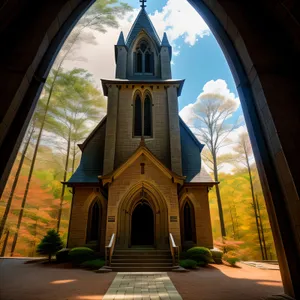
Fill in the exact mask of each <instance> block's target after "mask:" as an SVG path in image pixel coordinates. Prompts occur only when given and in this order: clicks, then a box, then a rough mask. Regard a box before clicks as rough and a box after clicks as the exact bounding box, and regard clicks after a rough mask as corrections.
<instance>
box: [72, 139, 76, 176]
mask: <svg viewBox="0 0 300 300" xmlns="http://www.w3.org/2000/svg"><path fill="white" fill-rule="evenodd" d="M75 146H76V145H75V143H74V145H73V157H72V174H74V170H75V157H76V150H75Z"/></svg>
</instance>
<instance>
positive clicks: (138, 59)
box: [134, 40, 154, 74]
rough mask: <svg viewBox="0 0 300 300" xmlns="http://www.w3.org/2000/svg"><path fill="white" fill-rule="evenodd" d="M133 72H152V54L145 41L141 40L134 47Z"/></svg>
mask: <svg viewBox="0 0 300 300" xmlns="http://www.w3.org/2000/svg"><path fill="white" fill-rule="evenodd" d="M134 59H135V62H134V66H135V70H134V71H135V73H138V74H153V73H154V55H153V52H152V51H151V48H150V46H149V44H148V42H147V41H145V40H141V41H140V42H139V43H138V45H137V47H136V49H135V56H134Z"/></svg>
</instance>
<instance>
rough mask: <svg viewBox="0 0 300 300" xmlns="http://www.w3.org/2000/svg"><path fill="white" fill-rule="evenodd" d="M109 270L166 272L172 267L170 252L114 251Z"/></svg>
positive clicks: (135, 249)
mask: <svg viewBox="0 0 300 300" xmlns="http://www.w3.org/2000/svg"><path fill="white" fill-rule="evenodd" d="M110 268H111V269H112V271H116V272H156V271H160V272H168V271H172V270H173V268H174V267H173V262H172V256H171V251H170V250H157V249H154V248H133V249H126V250H122V249H115V250H114V253H113V255H112V258H111V265H110Z"/></svg>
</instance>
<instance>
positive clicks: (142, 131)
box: [133, 94, 152, 137]
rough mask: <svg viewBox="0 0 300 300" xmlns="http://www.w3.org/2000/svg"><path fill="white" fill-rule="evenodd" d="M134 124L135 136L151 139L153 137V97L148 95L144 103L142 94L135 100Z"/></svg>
mask: <svg viewBox="0 0 300 300" xmlns="http://www.w3.org/2000/svg"><path fill="white" fill-rule="evenodd" d="M133 109H134V111H133V112H134V119H133V120H134V122H133V136H135V137H141V136H144V137H151V136H152V101H151V96H150V95H149V94H146V96H145V97H144V98H143V101H142V99H141V97H140V94H137V95H136V97H135V100H134V105H133Z"/></svg>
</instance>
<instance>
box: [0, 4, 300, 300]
mask: <svg viewBox="0 0 300 300" xmlns="http://www.w3.org/2000/svg"><path fill="white" fill-rule="evenodd" d="M25 2H26V1H25V0H24V1H22V6H21V8H23V7H24V6H26V4H24V3H25ZM189 2H191V3H192V4H194V6H195V7H196V8H197V9H199V10H201V11H202V12H203V13H204V17H205V16H206V21H207V22H208V23H209V24H210V25H212V26H214V25H215V26H216V28H218V30H219V35H223V38H224V35H226V37H225V38H224V39H220V37H219V39H218V40H219V42H220V44H221V46H222V49H223V51H224V53H225V55H226V52H231V53H230V55H229V54H228V53H227V59H228V61H229V64H230V60H231V59H233V60H234V61H235V63H236V67H237V69H238V68H239V67H240V68H241V69H242V72H241V73H240V74H238V75H237V74H234V76H235V79H236V80H237V81H240V82H241V83H240V82H238V90H239V93H240V97H241V100H242V101H244V100H243V98H249V99H248V100H249V101H248V105H250V106H251V101H252V100H255V99H257V100H261V99H263V98H264V97H263V94H264V92H263V91H262V92H260V91H261V90H262V87H261V83H260V80H259V79H258V80H256V79H255V78H262V79H264V82H263V83H262V86H263V88H266V90H268V91H270V90H274V93H276V92H277V90H279V92H280V89H278V86H279V84H276V82H277V83H280V75H281V74H280V72H282V70H284V66H283V64H282V65H280V63H282V61H283V60H280V59H281V57H279V61H280V62H279V63H278V64H279V68H277V72H278V73H279V78H273V77H272V78H271V84H270V83H268V82H267V80H265V79H266V76H265V74H263V70H260V72H257V73H256V70H255V68H254V69H251V70H250V75H249V76H250V77H252V79H247V78H246V80H245V81H242V80H239V76H240V75H241V74H242V73H243V72H244V74H245V75H246V73H245V67H243V66H242V64H241V61H240V59H239V58H238V57H236V58H235V57H234V56H232V55H238V56H239V55H241V53H240V54H237V51H236V50H237V49H238V48H239V50H241V51H242V52H243V51H244V50H245V49H246V52H247V47H245V45H244V49H243V45H235V46H234V45H233V42H232V41H231V40H230V38H229V37H228V32H229V31H230V30H231V31H235V33H236V34H239V33H238V31H237V29H236V28H235V26H234V25H233V26H232V24H233V22H232V21H231V20H229V19H227V16H226V15H224V14H222V9H223V7H226V11H227V12H228V13H231V15H234V13H235V11H234V9H235V8H236V12H237V14H238V16H239V18H238V19H239V20H238V21H240V20H241V18H240V15H241V11H240V10H239V7H242V8H243V6H245V7H246V6H247V5H248V9H249V11H250V12H251V11H252V13H253V17H254V16H255V23H256V24H259V21H260V22H262V20H263V24H264V25H265V26H266V27H267V26H269V27H270V26H271V25H273V24H272V21H275V22H276V21H278V20H279V21H281V22H282V23H283V26H282V30H281V33H282V32H283V33H284V32H285V31H284V30H285V29H286V28H287V29H286V30H287V32H288V34H286V35H284V34H283V35H281V44H286V45H288V43H284V42H282V39H284V40H288V38H290V37H295V38H296V37H297V36H299V30H297V28H296V27H293V24H295V23H293V22H292V20H291V19H292V18H294V19H293V20H294V21H295V22H297V10H296V11H295V12H293V11H289V7H287V6H283V7H282V8H283V9H280V4H281V3H280V2H281V1H278V3H277V2H276V5H275V4H272V3H274V2H272V1H260V2H257V3H256V2H255V3H253V4H252V3H246V2H244V1H243V2H239V3H237V2H236V3H231V2H227V3H226V1H222V0H219V1H208V0H202V1H201V0H194V1H193V0H189ZM219 2H221V3H222V5H223V7H221V5H220V4H219ZM10 3H11V2H9V4H10ZM57 3H58V4H57ZM57 3H55V5H56V6H57V5H61V10H59V9H57V11H55V9H56V6H55V5H54V3H53V2H52V1H48V2H47V1H43V2H41V1H35V2H34V3H33V4H32V5H33V6H36V7H37V6H39V5H43V6H45V7H46V6H47V5H48V6H49V8H50V7H51V9H49V10H48V11H47V13H48V14H49V15H51V16H52V15H53V16H54V17H55V18H56V17H57V16H58V18H59V19H61V20H62V22H59V27H58V29H57V32H59V33H57V34H56V36H58V35H61V36H65V35H66V33H67V32H68V30H69V29H70V28H71V27H72V26H73V25H74V22H75V21H74V20H75V19H76V18H78V15H80V14H82V13H83V12H84V11H85V9H86V8H87V7H88V6H89V5H90V4H92V3H93V1H89V0H86V1H80V0H72V1H68V2H67V1H64V0H61V1H59V2H57ZM205 3H206V4H205ZM64 4H65V5H64ZM272 5H273V6H274V7H272ZM208 6H210V8H208ZM256 6H258V7H256ZM53 7H54V8H53ZM69 7H71V8H69ZM34 8H35V7H34ZM266 8H270V9H268V10H267V12H268V14H267V13H266ZM259 9H261V11H260V14H257V12H258V11H259ZM264 9H265V10H264ZM69 10H71V13H69ZM3 11H4V12H5V7H4V9H2V12H3ZM72 11H73V12H74V11H77V15H76V13H75V14H73V13H72ZM31 12H34V13H36V12H37V10H36V9H35V10H32V11H31ZM18 13H19V12H18ZM270 14H273V15H271V16H270ZM16 15H18V14H16ZM247 16H248V15H247ZM26 18H27V19H28V20H29V19H30V20H32V22H33V21H36V20H35V16H33V17H32V18H30V17H28V16H26ZM26 18H25V20H26ZM268 18H269V19H268ZM242 19H244V18H242ZM224 20H225V21H224ZM221 21H222V22H223V24H224V22H227V26H228V28H227V29H226V30H227V33H226V30H225V29H224V28H223V27H222V25H221ZM298 21H299V20H298ZM36 22H37V23H38V22H39V23H41V19H37V21H36ZM68 22H69V25H68ZM246 22H247V21H245V23H246ZM70 23H71V25H70ZM213 23H214V24H213ZM240 23H241V22H240ZM4 24H5V22H4ZM61 24H63V26H64V28H63V27H62V25H61ZM66 24H67V25H66ZM65 25H66V26H65ZM241 25H242V26H240V27H241V29H245V26H244V28H243V24H241ZM244 25H245V24H244ZM259 25H261V23H260V24H259ZM16 26H18V24H17V25H16ZM247 26H249V27H251V22H249V23H247ZM284 26H285V27H284ZM277 27H278V26H277ZM283 27H284V29H283ZM4 28H5V25H4ZM16 28H17V27H16ZM49 28H50V27H49ZM211 28H213V27H211ZM298 28H299V27H298ZM1 29H2V27H1ZM54 31H55V30H54ZM216 31H217V30H216V29H215V33H216ZM273 31H276V30H275V29H274V28H273ZM220 32H221V33H220ZM244 32H245V30H244ZM277 32H278V31H277ZM52 33H53V28H52ZM257 33H258V35H257V37H260V35H261V33H260V32H259V31H257ZM246 34H247V33H246ZM8 35H9V34H8ZM261 36H262V35H261ZM4 38H5V36H4ZM247 38H248V36H247ZM226 39H227V42H229V44H228V43H227V44H226V41H225V40H226ZM62 40H63V39H61V38H58V39H56V41H55V40H54V39H52V41H51V42H50V46H49V45H48V44H47V41H46V42H44V40H41V43H40V45H41V47H40V48H42V49H45V48H46V49H47V48H48V49H50V48H51V47H52V50H54V52H53V51H52V52H51V51H47V53H46V55H44V52H43V51H42V53H41V54H40V56H41V57H42V60H44V62H45V63H40V66H39V67H41V66H42V65H43V64H44V65H46V67H49V66H50V65H51V62H50V61H49V60H48V61H47V58H48V59H49V58H50V60H51V59H53V57H54V55H55V51H56V49H58V48H59V47H60V43H61V41H62ZM224 43H225V44H226V45H225V46H224ZM240 44H241V43H240ZM228 45H231V46H232V47H233V51H229V50H228V51H227V48H226V47H227V46H228ZM278 46H280V45H278ZM290 46H291V47H290V49H291V50H293V51H294V53H295V51H297V50H298V51H299V43H298V44H297V42H296V39H295V41H294V43H293V44H291V45H290ZM260 48H261V50H260V51H262V50H263V49H267V50H265V51H269V49H268V47H260ZM39 50H40V49H39ZM30 51H31V52H30V53H29V52H28V53H29V54H27V55H30V54H31V53H33V54H34V55H35V54H36V53H37V52H34V51H35V49H33V50H32V49H31V50H30ZM271 51H272V50H271ZM244 52H245V51H244ZM270 53H272V52H270ZM4 54H6V53H4ZM290 56H291V57H292V55H290ZM3 57H4V59H5V55H4V56H3ZM286 57H287V56H286ZM291 59H292V58H290V60H291ZM236 60H237V61H236ZM37 64H38V63H37ZM298 65H299V63H298ZM275 66H277V65H276V64H274V67H275ZM292 66H297V60H295V61H294V62H293V64H292ZM231 67H232V65H231ZM286 68H288V64H287V66H286ZM296 69H297V68H296ZM298 69H299V68H298ZM24 70H25V71H24ZM252 70H253V71H252ZM44 71H45V69H42V72H37V71H36V70H35V69H33V70H29V69H28V71H27V67H26V68H24V69H22V70H20V71H19V73H20V74H21V73H22V72H23V73H22V74H25V73H26V72H27V73H26V75H25V76H24V80H23V81H22V82H21V81H20V91H18V101H19V102H20V103H21V105H20V106H19V107H18V109H17V113H16V115H14V117H13V122H12V123H7V124H6V123H5V124H4V125H3V126H2V128H1V132H2V129H3V128H4V127H5V126H6V127H7V128H9V129H8V130H7V131H6V130H4V135H3V136H4V139H3V143H2V145H1V154H2V160H1V163H0V170H1V173H2V177H1V186H0V192H1V193H2V191H3V188H4V185H5V182H6V179H7V177H8V174H9V171H10V168H11V166H12V163H13V161H14V158H15V156H16V154H17V150H18V146H19V145H20V143H21V140H22V137H23V135H24V133H25V130H26V127H27V126H26V125H27V124H28V122H29V119H30V117H31V114H32V108H33V106H34V105H35V102H34V101H36V99H37V94H39V92H40V90H41V87H42V85H43V80H44V79H43V78H45V77H43V74H44V75H45V74H46V73H47V72H44ZM267 71H269V70H267ZM32 72H33V74H32ZM233 73H234V72H233ZM32 75H34V76H32ZM40 75H42V76H40ZM46 75H47V74H46ZM267 75H268V74H267ZM292 76H294V77H295V78H292V79H293V80H292V82H291V83H290V85H287V88H288V87H293V84H294V83H296V82H297V80H296V79H297V78H299V72H298V74H296V73H295V72H293V73H292ZM246 77H247V76H246ZM241 78H242V79H243V76H241ZM282 78H284V77H282ZM5 79H6V80H7V81H8V82H9V81H10V80H12V79H14V77H10V76H6V77H5ZM278 80H279V81H278ZM3 82H4V84H5V80H3ZM298 82H299V81H298ZM272 83H273V84H272ZM274 83H275V84H274ZM285 84H286V82H285ZM252 85H256V86H257V90H258V92H257V94H255V97H254V96H253V91H252V90H251V86H252ZM8 86H9V84H8ZM294 86H295V87H296V86H297V85H296V84H294ZM297 89H298V87H297ZM281 90H282V89H281ZM25 94H26V95H25ZM277 94H278V93H277ZM279 94H280V93H279ZM290 94H291V95H290V97H289V98H288V100H285V99H284V102H286V103H287V104H290V105H286V107H288V106H290V107H291V109H290V110H288V109H287V108H286V107H284V109H282V110H281V112H286V111H289V112H291V111H292V110H293V108H294V106H293V105H292V104H293V103H294V104H296V100H297V97H294V98H293V97H292V96H293V95H296V94H295V92H294V90H292V92H291V93H290ZM12 98H13V96H12V95H11V94H8V95H6V97H4V99H9V100H8V101H10V99H12ZM254 98H255V99H254ZM275 98H276V96H275ZM293 99H294V100H293ZM276 100H280V97H278V96H277V98H276ZM253 102H254V101H253ZM279 103H282V101H281V102H280V101H279ZM252 106H253V103H252ZM273 108H274V106H273ZM255 110H256V109H254V113H256V115H257V111H256V112H255ZM274 111H275V110H274V109H273V111H272V114H273V113H274ZM266 113H268V112H266ZM269 113H270V112H269ZM275 113H276V111H275ZM275 113H274V115H275ZM249 115H250V116H251V118H252V115H251V114H248V121H247V122H248V125H249V118H250V117H249ZM287 115H288V114H286V115H285V117H287ZM275 116H276V118H277V124H276V128H277V127H280V129H281V130H280V134H281V141H282V142H283V143H284V144H283V145H282V146H284V147H283V148H284V149H285V150H286V154H288V156H287V157H286V161H285V157H284V156H283V157H280V158H281V160H282V162H281V166H280V165H279V162H276V167H277V168H279V170H281V171H282V173H284V174H283V175H282V176H284V178H283V179H282V178H279V175H278V173H277V174H276V172H278V170H276V168H275V167H274V164H273V163H272V159H271V154H270V152H271V151H270V150H269V149H268V147H267V145H266V136H265V135H264V134H263V133H261V134H259V136H258V137H257V140H258V141H261V144H258V143H255V144H254V146H255V147H254V151H255V152H256V156H257V153H260V154H261V155H262V159H261V161H259V163H258V167H259V169H260V174H261V176H262V177H263V180H262V183H263V186H264V193H265V197H266V199H267V206H268V213H269V217H270V221H271V224H272V229H273V234H274V237H275V243H276V246H277V253H278V258H279V261H280V265H281V271H282V277H283V282H284V286H285V291H286V292H287V293H288V294H289V295H291V296H293V295H296V296H299V295H300V287H299V286H298V282H299V281H300V275H299V272H298V270H299V266H300V254H299V253H300V250H299V249H300V246H299V235H298V233H299V225H298V227H297V226H296V228H295V225H297V224H299V223H297V221H299V217H297V216H296V217H295V219H293V216H292V214H293V205H294V207H297V204H296V203H293V199H295V194H294V195H293V194H292V193H291V192H289V193H288V194H287V192H286V191H285V193H284V192H283V187H282V186H284V185H285V183H287V184H289V186H290V187H291V189H292V188H293V186H292V184H294V185H295V188H296V189H298V191H299V189H300V185H299V168H298V170H297V163H294V162H297V158H295V156H296V152H295V151H294V150H293V148H292V147H291V146H289V140H288V139H287V134H285V133H284V130H282V128H284V126H278V124H279V123H278V122H282V123H284V122H283V121H282V119H281V121H278V120H280V115H278V113H277V114H276V115H275ZM289 119H290V120H292V121H294V123H295V111H294V114H293V113H292V114H291V115H289ZM254 120H255V118H254ZM256 120H257V121H258V126H256V125H257V124H254V125H255V126H253V127H254V129H255V128H258V129H261V127H262V121H260V120H259V119H258V118H256ZM253 123H255V122H253ZM1 125H2V124H1ZM279 125H280V124H279ZM295 125H297V123H295ZM298 125H299V124H298ZM251 127H252V125H251ZM265 127H266V125H264V129H266V128H265ZM251 130H252V129H251ZM272 130H273V129H272ZM289 132H290V134H291V135H292V136H293V137H297V136H299V134H297V133H299V126H298V127H297V126H294V127H293V128H290V130H289ZM250 136H252V137H251V139H252V142H253V136H254V137H255V131H254V130H252V133H251V132H250ZM271 142H272V141H271ZM274 143H275V146H276V143H277V144H279V146H281V145H280V142H277V141H276V139H275V141H273V146H274ZM294 144H295V145H296V142H294ZM290 145H292V143H290ZM298 145H299V143H298ZM275 146H274V147H275ZM296 148H297V147H296ZM298 148H299V147H298ZM264 151H266V153H264ZM293 151H294V152H293ZM266 154H267V155H266ZM263 158H266V160H263ZM289 172H290V173H289ZM288 181H289V182H288ZM269 188H270V190H269ZM277 192H279V193H278V194H277ZM298 194H299V193H298ZM271 195H272V198H273V199H271ZM268 198H269V200H268ZM298 202H299V197H298ZM273 203H274V205H273ZM281 208H282V210H281ZM296 211H297V210H295V209H294V213H295V212H296ZM285 223H286V224H285ZM297 228H298V230H297ZM287 232H288V233H289V234H288V235H287V234H285V233H287ZM285 235H286V236H285ZM297 237H298V238H297Z"/></svg>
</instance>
